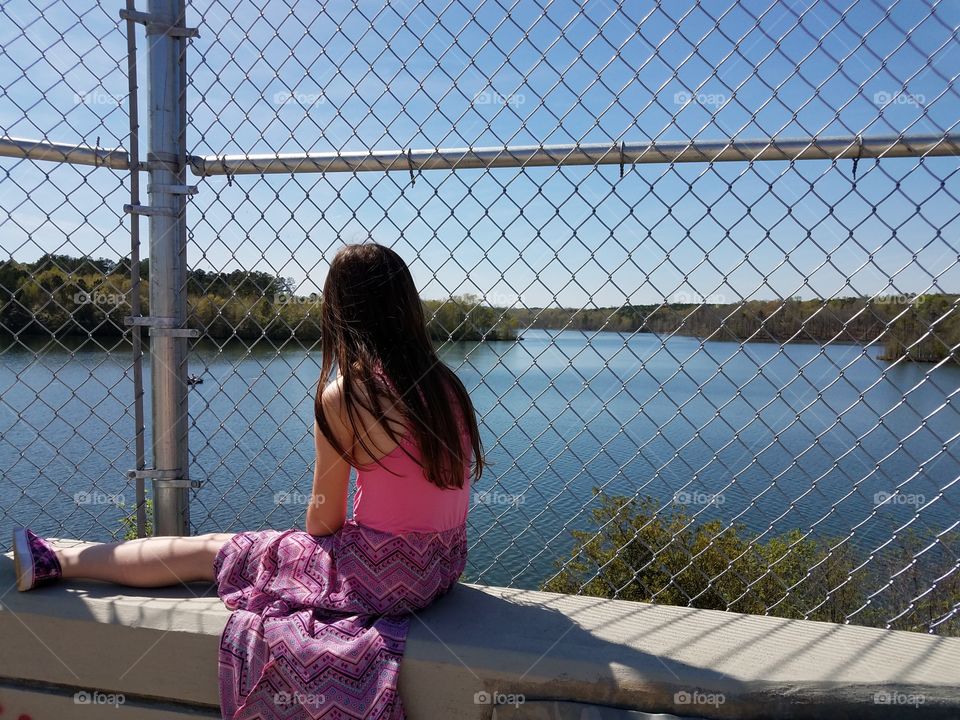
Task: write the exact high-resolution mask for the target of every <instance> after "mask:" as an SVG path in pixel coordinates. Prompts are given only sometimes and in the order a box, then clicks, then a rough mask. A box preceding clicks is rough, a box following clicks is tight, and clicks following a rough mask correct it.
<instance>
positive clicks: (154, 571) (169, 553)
mask: <svg viewBox="0 0 960 720" xmlns="http://www.w3.org/2000/svg"><path fill="white" fill-rule="evenodd" d="M232 537H233V533H209V534H207V535H195V536H190V537H174V536H160V537H149V538H140V539H138V540H127V541H126V542H115V543H97V544H95V545H87V546H79V547H74V548H63V549H60V548H58V549H57V550H56V553H57V558H58V559H59V560H60V566H61V568H62V569H63V577H64V578H87V579H90V580H105V581H107V582H112V583H117V584H119V585H131V586H133V587H163V586H166V585H179V584H180V583H186V582H194V581H198V580H210V581H213V580H215V579H216V578H215V577H214V576H213V561H214V559H215V558H216V556H217V551H219V550H220V548H221V547H222V546H223V545H224V543H226V542H227V541H228V540H230V538H232Z"/></svg>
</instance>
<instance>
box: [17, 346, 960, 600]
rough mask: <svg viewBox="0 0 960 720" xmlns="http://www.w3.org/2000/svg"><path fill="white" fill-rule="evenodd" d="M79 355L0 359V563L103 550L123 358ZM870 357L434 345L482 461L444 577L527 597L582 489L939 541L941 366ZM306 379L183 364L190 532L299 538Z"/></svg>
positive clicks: (947, 387) (749, 520)
mask: <svg viewBox="0 0 960 720" xmlns="http://www.w3.org/2000/svg"><path fill="white" fill-rule="evenodd" d="M97 342H98V343H100V344H101V345H102V346H103V347H102V348H100V347H97V344H96V343H94V342H90V341H87V342H86V343H85V344H83V345H82V346H81V345H80V344H79V342H78V341H77V340H63V341H62V344H56V343H53V344H52V347H51V348H45V347H44V342H43V341H41V340H39V339H35V338H33V339H29V340H27V344H28V345H29V347H24V345H23V344H12V343H11V341H10V340H4V341H2V344H0V395H2V400H3V402H2V403H0V461H2V467H3V473H4V482H3V483H2V484H0V544H2V545H3V547H4V548H5V549H6V548H7V547H8V546H9V542H10V541H9V538H10V532H11V530H12V528H13V527H15V526H16V525H19V524H26V525H29V526H31V527H33V528H34V529H36V530H37V531H38V532H40V533H42V534H46V535H59V536H65V537H82V538H88V539H93V540H109V539H112V534H116V533H119V532H120V522H119V520H120V517H121V515H122V510H121V508H120V507H118V502H120V501H124V502H126V503H127V504H131V503H132V502H133V500H134V490H133V486H132V485H129V484H128V483H127V481H126V480H125V477H124V472H125V471H126V470H127V469H129V468H132V467H133V466H134V452H133V447H134V445H133V433H134V422H133V411H132V404H131V403H132V397H133V383H132V371H131V367H130V366H131V363H130V347H129V344H127V343H125V342H123V341H120V340H118V339H110V338H100V339H98V340H97ZM880 352H881V348H879V347H868V348H863V347H861V346H856V345H839V344H836V345H830V346H827V347H820V346H818V345H808V344H793V345H787V346H784V347H781V346H779V345H776V344H769V343H748V344H745V345H743V346H742V347H741V346H740V345H738V344H737V343H735V342H706V343H704V344H703V345H702V346H701V342H700V341H699V340H698V339H696V338H692V337H673V338H669V339H661V338H658V337H657V336H655V335H652V334H638V335H633V336H629V335H625V334H619V333H610V332H580V331H552V330H551V331H547V330H529V331H526V332H525V333H524V335H523V338H522V340H520V341H502V342H488V343H483V344H477V343H470V342H463V343H454V344H448V345H447V346H445V347H444V348H443V349H442V350H441V355H442V357H443V359H444V360H445V361H446V362H447V363H448V364H449V365H451V367H453V368H454V369H456V371H457V373H458V375H459V376H460V378H461V379H462V380H463V381H464V383H465V384H466V386H467V388H468V390H470V391H471V395H472V397H473V401H474V404H475V405H476V409H477V413H478V416H479V418H480V421H481V433H482V436H483V441H484V443H485V447H486V451H487V454H488V458H489V461H490V465H489V466H488V467H487V469H486V471H485V473H484V476H483V478H482V480H481V481H480V483H479V484H478V485H477V487H476V492H475V494H474V502H473V506H472V508H471V511H470V518H469V523H470V540H471V550H470V560H469V565H468V568H467V572H466V575H465V579H466V580H470V581H477V582H483V583H489V584H500V585H513V586H519V587H536V586H538V585H539V584H540V583H541V582H542V581H543V580H545V579H547V578H549V577H550V576H551V574H552V573H553V572H554V570H555V562H556V561H557V560H558V559H561V558H563V557H565V556H566V555H567V554H568V553H569V551H570V548H571V540H570V536H569V530H570V529H574V528H580V529H584V528H589V527H590V526H591V520H590V515H589V512H590V509H591V508H592V507H594V503H593V502H592V501H591V497H592V488H594V487H602V488H604V489H605V490H606V491H607V492H611V493H616V494H622V495H633V494H642V495H648V496H651V497H653V498H656V499H657V500H658V501H660V502H661V504H663V505H664V507H665V508H666V510H667V511H669V510H671V509H675V508H680V507H682V508H683V509H685V510H686V511H687V512H688V513H689V514H697V517H698V518H701V519H710V518H721V519H722V520H724V521H725V522H732V521H737V522H741V523H743V524H744V525H745V526H746V527H747V528H748V529H750V530H752V531H754V532H757V533H762V532H767V533H768V534H779V533H782V532H786V531H788V530H791V529H795V528H800V529H802V530H805V531H807V530H809V531H811V532H812V533H813V534H814V535H817V536H831V537H836V536H846V535H848V534H851V533H852V537H851V540H850V542H851V543H852V544H854V545H855V546H856V547H857V548H859V549H860V550H861V551H864V552H867V551H870V550H872V549H874V548H876V547H877V546H878V545H880V544H882V543H883V542H885V541H886V540H887V539H889V537H890V536H891V533H892V532H893V531H894V530H895V529H896V528H898V527H899V526H900V525H902V524H903V523H905V522H906V521H908V520H910V519H911V518H913V517H914V516H915V515H917V512H918V509H919V517H918V519H917V520H916V521H915V522H914V523H913V525H912V527H914V528H916V529H918V530H919V531H920V532H921V534H922V535H925V536H930V535H931V534H933V533H936V532H939V531H942V530H943V529H945V528H948V527H950V526H952V525H953V524H954V523H955V522H956V520H957V516H958V508H960V489H958V484H957V480H958V479H960V456H958V450H957V442H956V436H957V433H958V431H960V422H958V420H960V418H958V408H957V402H956V395H955V393H956V392H957V390H958V388H960V368H958V367H955V366H951V367H941V368H936V369H934V368H933V366H932V365H927V364H903V365H898V366H891V364H890V363H888V362H885V361H882V360H879V359H878V357H877V356H878V355H879V354H880ZM144 360H145V362H144V378H145V388H144V390H145V393H146V395H145V397H146V398H147V400H148V401H149V398H150V383H149V357H145V358H144ZM319 363H320V353H319V351H314V352H309V353H307V352H304V351H303V350H302V349H301V350H295V349H290V350H276V349H272V348H271V347H270V346H269V345H263V346H258V347H256V348H254V349H252V350H248V349H247V348H246V347H245V346H244V345H241V344H239V343H238V344H233V345H230V346H228V347H226V348H224V349H223V350H219V349H218V348H217V346H216V345H214V344H212V343H206V342H200V343H199V344H197V345H196V346H195V348H194V349H193V350H192V351H191V355H190V372H194V373H202V374H203V377H204V380H205V382H204V383H203V384H200V385H196V386H194V387H193V388H192V389H191V390H190V415H191V431H190V445H191V459H192V465H191V476H192V477H193V478H195V479H199V480H202V481H203V486H202V487H201V488H200V489H199V490H197V491H195V492H194V494H193V500H192V504H191V524H192V526H193V529H194V532H197V533H201V532H209V531H214V530H217V531H237V530H244V529H259V528H264V527H272V528H285V527H290V526H293V525H297V526H299V527H302V522H303V515H304V499H305V496H306V495H307V494H308V493H309V492H310V483H311V480H312V465H313V438H312V426H313V416H312V412H313V406H312V404H313V392H314V389H315V383H316V381H317V376H318V372H319V367H320V365H319ZM148 407H149V402H148ZM148 415H149V412H148ZM147 424H148V431H149V417H148V418H147ZM147 437H148V438H149V435H148V436H147ZM147 447H148V457H149V442H148V443H147ZM897 488H899V489H900V493H899V494H898V495H896V496H894V497H893V498H891V499H889V500H887V501H886V502H883V499H884V498H885V497H886V495H884V493H887V494H889V493H893V492H894V491H895V490H896V489H897Z"/></svg>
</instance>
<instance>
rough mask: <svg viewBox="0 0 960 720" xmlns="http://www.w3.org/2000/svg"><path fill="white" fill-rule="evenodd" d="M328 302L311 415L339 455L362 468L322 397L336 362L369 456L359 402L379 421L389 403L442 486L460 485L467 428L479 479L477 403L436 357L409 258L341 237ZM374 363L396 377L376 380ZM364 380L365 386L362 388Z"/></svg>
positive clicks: (325, 294) (325, 287) (465, 459)
mask: <svg viewBox="0 0 960 720" xmlns="http://www.w3.org/2000/svg"><path fill="white" fill-rule="evenodd" d="M322 301H323V307H322V311H321V314H320V333H321V338H320V343H321V351H322V353H323V363H322V366H321V369H320V381H319V383H318V384H317V393H316V397H315V399H314V415H315V417H316V419H317V425H318V426H319V428H320V431H321V432H322V433H323V436H324V437H325V438H326V439H327V441H328V442H329V443H330V444H331V445H332V446H333V448H334V449H336V450H337V452H339V453H340V456H341V457H342V458H343V459H344V460H346V461H347V462H348V463H350V464H351V465H352V466H354V467H357V462H356V458H355V457H354V455H353V454H352V452H351V451H350V450H348V449H346V448H344V447H342V446H341V445H340V443H339V441H338V440H337V438H336V437H335V435H334V433H333V432H332V430H331V427H330V424H329V423H328V422H327V419H326V417H325V416H324V410H323V404H322V403H321V397H322V395H323V391H324V388H325V387H326V385H327V383H328V381H329V378H330V375H331V373H332V371H333V365H334V362H336V364H337V365H338V366H339V369H340V372H341V374H342V375H343V399H344V404H345V408H346V412H347V417H348V418H349V423H350V427H351V430H352V431H353V433H354V437H355V438H357V440H358V441H359V443H360V446H361V447H362V448H363V449H364V451H365V452H366V453H367V454H368V455H369V456H371V457H376V456H377V453H374V452H371V450H370V448H369V447H368V446H367V444H366V443H365V442H364V439H363V438H362V437H361V433H359V432H357V428H358V416H359V411H358V407H362V408H364V409H365V410H366V411H367V412H369V413H371V414H372V415H373V417H374V418H376V419H377V420H378V422H379V421H380V420H381V419H382V418H384V417H385V413H384V408H385V407H391V406H392V407H396V408H398V409H400V411H401V413H402V415H403V417H404V418H405V420H406V424H407V427H408V430H409V431H410V433H411V434H412V437H413V438H414V439H415V440H416V442H417V444H418V447H419V449H420V456H421V459H422V465H423V468H424V474H425V475H426V478H427V479H428V480H429V481H430V482H432V483H433V484H434V485H437V486H438V487H441V488H446V487H457V488H460V487H463V475H464V472H463V470H464V468H466V467H467V466H468V464H469V463H470V458H469V457H468V456H466V455H465V450H464V447H463V444H462V442H461V439H460V428H461V427H465V428H466V429H467V430H468V431H469V435H470V445H471V448H472V452H473V468H472V474H473V477H474V478H475V479H479V478H480V474H481V473H482V472H483V466H484V459H483V448H482V445H481V442H480V432H479V430H478V428H477V420H476V416H475V412H474V409H473V403H472V402H471V400H470V395H469V394H468V393H467V390H466V388H465V387H464V385H463V383H462V382H461V381H460V378H458V377H457V376H456V374H454V372H453V371H452V370H451V369H450V368H449V367H447V366H446V365H445V364H444V363H443V361H441V360H440V358H439V357H437V354H436V351H435V350H434V348H433V344H432V343H431V342H430V336H429V334H428V333H427V324H426V320H425V319H424V314H423V305H422V303H421V301H420V296H419V294H418V293H417V288H416V285H415V284H414V282H413V276H412V275H411V274H410V270H409V268H408V267H407V264H406V263H405V262H404V261H403V258H401V257H400V256H399V255H398V254H397V253H396V252H394V251H393V250H391V249H390V248H388V247H385V246H383V245H378V244H376V243H373V242H365V243H360V244H355V245H345V246H344V247H342V248H341V249H340V250H339V251H338V252H337V254H336V255H335V256H334V258H333V261H332V262H331V263H330V271H329V273H327V279H326V281H325V282H324V285H323V299H322ZM378 366H379V367H381V368H382V370H383V373H384V374H385V375H386V377H387V378H388V379H389V381H390V383H388V384H384V383H379V382H377V378H376V377H375V375H374V369H375V368H376V367H378ZM390 385H392V387H391V386H390ZM360 387H362V388H363V390H364V392H363V393H362V394H361V393H358V392H357V388H360ZM451 396H452V398H453V399H455V400H456V402H455V403H452V402H451ZM458 408H459V409H460V411H461V412H460V413H457V410H458ZM458 414H459V415H460V419H458V417H457V415H458ZM461 422H462V423H463V425H461ZM382 424H383V426H384V428H385V429H386V432H387V434H388V435H389V436H390V438H391V439H392V440H393V441H394V442H396V443H398V444H399V443H400V442H401V437H400V436H398V434H397V433H396V432H395V431H394V429H393V428H392V427H391V425H390V423H389V422H383V423H382ZM351 450H352V449H351ZM404 451H405V452H406V450H405V449H404ZM378 464H379V462H378Z"/></svg>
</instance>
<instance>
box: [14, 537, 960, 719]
mask: <svg viewBox="0 0 960 720" xmlns="http://www.w3.org/2000/svg"><path fill="white" fill-rule="evenodd" d="M64 542H66V541H64ZM0 583H2V588H9V590H7V591H6V592H5V594H4V595H2V596H0V638H2V640H0V705H2V706H3V711H4V716H8V715H9V716H11V717H18V714H19V713H27V714H31V715H32V716H33V717H50V716H52V715H56V716H57V717H61V718H73V717H77V718H93V717H103V716H104V712H103V707H102V705H107V704H110V701H111V696H112V697H113V700H114V701H115V700H116V699H117V696H119V695H122V696H123V703H122V704H120V705H119V706H118V707H117V708H116V709H117V712H115V713H114V712H111V714H110V715H109V717H111V718H114V717H115V718H118V720H119V719H120V718H122V717H139V718H148V719H152V718H156V719H157V720H161V719H162V720H167V718H186V717H218V716H219V713H218V712H217V709H218V707H219V698H218V695H217V648H218V643H219V636H220V632H221V631H222V629H223V626H224V624H225V622H226V620H227V617H228V614H229V613H228V611H227V610H226V609H225V608H224V606H223V604H222V603H221V602H220V600H219V599H218V598H217V597H216V592H215V590H214V588H213V586H211V585H209V584H205V583H194V584H191V585H189V586H181V587H179V588H163V589H158V590H153V591H150V594H149V596H145V593H144V591H142V590H134V589H129V588H122V587H119V586H115V585H108V584H104V583H95V582H89V583H80V582H68V583H61V584H59V585H56V586H50V587H45V588H40V589H37V590H34V591H31V592H29V593H18V592H17V591H16V590H15V588H14V574H13V562H12V560H11V559H10V556H9V555H7V556H5V557H0ZM958 686H960V639H958V638H938V637H935V636H930V635H921V634H915V633H906V632H897V631H889V630H877V629H872V628H860V627H855V626H849V625H833V624H830V623H819V622H809V621H798V620H782V619H778V618H771V617H763V616H750V615H740V614H736V613H725V612H717V611H709V610H693V609H690V608H679V607H670V606H661V605H649V604H644V603H633V602H626V601H618V600H602V599H597V598H587V597H576V596H569V595H557V594H553V593H541V592H533V591H525V590H510V589H504V588H493V587H481V586H475V585H467V584H461V585H459V586H457V587H456V588H455V589H454V590H453V591H452V592H451V593H450V594H449V595H448V596H447V597H445V598H442V599H441V600H439V601H438V602H437V603H436V604H435V605H433V606H432V607H430V608H428V609H427V610H425V611H424V612H422V613H419V614H418V615H417V616H416V617H415V619H414V620H413V622H412V625H411V631H410V637H409V640H408V644H407V652H406V655H405V657H404V660H403V665H402V667H401V674H400V691H401V694H402V696H403V699H404V703H405V706H406V708H407V712H408V715H409V717H410V718H411V720H420V719H423V720H427V719H432V718H470V719H471V720H473V719H476V720H480V719H481V718H491V717H497V718H543V720H546V719H547V718H553V719H557V720H559V719H561V718H564V719H565V718H577V719H579V718H611V719H612V718H628V717H629V718H642V717H648V716H647V715H646V714H645V713H669V714H670V715H665V716H662V717H676V716H682V717H689V718H738V719H741V720H745V719H749V718H756V719H760V718H778V719H779V720H786V719H789V718H797V719H810V720H812V719H814V718H816V719H817V720H820V719H822V718H867V719H869V718H898V719H900V718H912V717H917V718H920V717H923V718H956V717H960V687H958ZM78 692H80V693H87V695H86V696H84V695H81V696H79V697H80V700H81V701H82V700H83V699H84V698H86V699H88V700H90V702H89V703H82V702H81V703H80V704H78V703H76V702H75V700H74V696H75V693H78ZM97 693H100V695H97ZM521 700H522V701H523V702H521ZM111 710H113V707H112V706H111ZM654 717H656V716H654Z"/></svg>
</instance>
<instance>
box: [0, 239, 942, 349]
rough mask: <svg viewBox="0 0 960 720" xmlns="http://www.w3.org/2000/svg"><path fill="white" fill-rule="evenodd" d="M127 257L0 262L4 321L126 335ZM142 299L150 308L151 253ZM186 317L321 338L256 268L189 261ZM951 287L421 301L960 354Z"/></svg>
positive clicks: (456, 326)
mask: <svg viewBox="0 0 960 720" xmlns="http://www.w3.org/2000/svg"><path fill="white" fill-rule="evenodd" d="M130 267H131V265H130V261H129V258H125V259H122V260H121V261H119V262H117V261H112V260H108V259H104V258H98V259H92V258H86V257H83V258H73V257H70V256H68V255H49V254H48V255H44V256H42V257H41V258H39V259H38V260H36V261H34V262H32V263H20V262H16V261H13V260H6V261H3V262H0V323H2V325H3V328H0V329H5V330H6V331H8V332H17V333H21V332H22V333H27V334H55V335H60V334H80V335H87V334H97V335H120V334H122V333H124V332H125V331H126V330H127V328H126V327H125V326H124V324H123V317H124V316H125V315H129V314H130V288H131V280H130ZM139 269H140V277H141V284H140V303H141V308H142V312H143V314H147V313H148V312H149V297H148V285H149V279H150V266H149V260H148V259H145V260H142V261H141V262H140V264H139ZM187 298H188V325H189V326H190V327H194V328H198V329H200V330H201V332H202V333H203V334H204V335H206V336H208V337H210V338H214V339H218V340H227V339H230V338H239V339H243V340H245V341H257V340H260V339H266V340H270V341H272V342H282V341H284V340H290V339H297V340H301V341H305V342H311V341H315V340H317V339H318V338H319V336H320V308H321V306H322V298H320V297H319V295H318V294H313V295H298V294H297V293H296V289H295V286H294V282H293V279H292V278H282V277H278V276H275V275H271V274H269V273H265V272H260V271H243V270H234V271H231V272H227V273H223V272H212V271H205V270H191V271H189V272H188V276H187ZM958 298H960V296H958V295H955V294H926V295H921V296H917V295H914V294H906V295H897V296H883V297H877V298H867V297H846V298H831V299H828V300H802V299H800V298H798V297H790V298H786V299H785V300H746V301H742V302H733V303H716V304H711V303H705V302H685V303H667V302H664V303H659V304H648V305H623V306H620V307H606V308H561V307H534V308H525V307H520V308H517V307H509V308H507V307H503V308H500V307H493V306H491V305H488V304H485V303H484V302H483V301H482V298H480V297H478V296H476V295H470V294H462V295H457V296H452V297H450V298H447V299H443V300H424V301H423V304H424V311H425V314H426V317H427V318H428V326H429V330H430V334H431V336H432V337H433V338H434V339H435V340H437V341H441V342H442V341H450V340H452V341H459V340H471V341H485V340H513V339H516V338H517V336H518V331H519V329H520V328H542V329H550V330H562V329H568V330H582V331H596V330H608V331H614V332H621V333H637V332H640V333H657V334H660V335H670V334H678V335H688V336H694V337H700V338H704V339H711V340H735V341H739V342H743V341H754V342H755V341H765V342H776V343H786V342H812V343H818V344H825V343H828V342H849V343H859V344H865V343H873V342H879V343H882V345H883V348H884V352H883V355H882V357H883V358H884V359H887V360H896V359H898V358H902V357H906V358H907V359H910V360H916V361H923V362H938V361H940V360H943V359H951V360H952V361H954V362H960V350H958V346H960V312H958V303H960V300H958Z"/></svg>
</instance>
